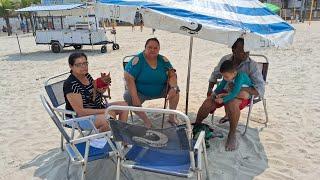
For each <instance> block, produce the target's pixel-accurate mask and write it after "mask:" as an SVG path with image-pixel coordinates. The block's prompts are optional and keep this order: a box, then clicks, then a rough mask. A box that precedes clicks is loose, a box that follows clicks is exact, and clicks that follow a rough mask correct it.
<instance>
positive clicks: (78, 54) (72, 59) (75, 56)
mask: <svg viewBox="0 0 320 180" xmlns="http://www.w3.org/2000/svg"><path fill="white" fill-rule="evenodd" d="M80 57H84V58H85V59H86V60H88V58H87V55H86V54H85V53H82V52H75V53H72V54H70V56H69V59H68V62H69V64H70V65H71V66H73V65H74V63H75V61H76V59H78V58H80Z"/></svg>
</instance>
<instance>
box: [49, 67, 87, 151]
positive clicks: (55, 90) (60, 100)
mask: <svg viewBox="0 0 320 180" xmlns="http://www.w3.org/2000/svg"><path fill="white" fill-rule="evenodd" d="M69 75H70V73H69V72H66V73H62V74H59V75H56V76H53V77H50V78H49V79H48V80H46V81H45V83H44V88H45V90H46V92H47V95H48V97H49V99H50V101H51V103H52V106H53V110H54V111H55V112H57V115H58V118H59V120H60V122H61V123H62V124H63V125H64V126H65V127H69V128H71V126H69V125H68V124H66V123H65V120H66V119H67V116H66V115H70V116H71V117H72V118H75V117H76V112H74V111H69V110H66V109H65V108H64V107H62V106H64V105H65V98H64V93H63V83H64V81H65V80H66V78H67V77H68V76H69ZM77 130H78V132H79V133H80V134H81V135H82V136H84V134H83V132H82V129H81V128H77ZM87 130H89V131H90V129H87ZM63 139H64V138H63V136H62V134H61V143H60V148H61V150H62V151H63V150H64V149H63Z"/></svg>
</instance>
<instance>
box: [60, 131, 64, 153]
mask: <svg viewBox="0 0 320 180" xmlns="http://www.w3.org/2000/svg"><path fill="white" fill-rule="evenodd" d="M60 143H61V144H60V149H61V151H64V149H63V136H62V134H61V141H60Z"/></svg>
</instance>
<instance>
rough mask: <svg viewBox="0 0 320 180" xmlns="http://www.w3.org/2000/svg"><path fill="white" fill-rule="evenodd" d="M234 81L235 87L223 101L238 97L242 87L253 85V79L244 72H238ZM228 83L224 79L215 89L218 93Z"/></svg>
mask: <svg viewBox="0 0 320 180" xmlns="http://www.w3.org/2000/svg"><path fill="white" fill-rule="evenodd" d="M233 83H234V86H233V89H232V90H231V92H229V95H227V96H225V97H224V98H223V103H227V102H229V101H230V100H232V99H234V98H236V97H237V96H238V94H239V93H240V91H241V88H242V87H253V84H252V81H251V79H250V78H249V76H248V75H247V74H246V73H244V72H238V74H237V75H236V77H235V78H234V80H233ZM226 85H227V81H226V80H224V79H223V80H222V81H221V83H220V84H219V85H218V86H217V88H216V89H215V90H214V92H215V93H216V94H218V93H220V92H221V91H222V90H223V89H224V88H225V86H226Z"/></svg>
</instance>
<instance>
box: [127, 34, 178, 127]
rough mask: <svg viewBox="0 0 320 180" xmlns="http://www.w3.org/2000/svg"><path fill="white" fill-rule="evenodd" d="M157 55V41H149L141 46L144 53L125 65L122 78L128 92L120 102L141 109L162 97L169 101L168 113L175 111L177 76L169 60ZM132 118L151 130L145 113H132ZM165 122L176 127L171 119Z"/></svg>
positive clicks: (172, 118)
mask: <svg viewBox="0 0 320 180" xmlns="http://www.w3.org/2000/svg"><path fill="white" fill-rule="evenodd" d="M159 51H160V43H159V41H158V39H156V38H150V39H148V40H147V42H146V44H145V50H144V51H143V52H141V53H139V54H138V55H137V56H135V57H134V58H133V59H131V60H130V62H129V63H128V64H127V65H126V67H125V73H124V78H125V80H126V84H127V87H128V90H126V91H125V93H124V99H125V101H126V102H127V103H128V104H129V106H141V105H142V103H143V102H144V101H146V100H151V99H157V98H162V97H163V98H167V99H168V100H169V108H170V109H176V108H177V105H178V102H179V87H178V85H177V74H176V73H175V70H174V69H173V67H172V65H171V63H170V62H169V60H168V59H167V58H166V57H165V56H162V55H160V54H159ZM167 83H168V85H169V86H168V88H169V89H167ZM136 114H137V115H138V116H139V117H140V118H141V119H142V120H143V121H144V123H145V126H146V127H148V128H150V127H151V121H150V120H149V119H148V117H147V116H146V114H145V113H143V112H136ZM169 122H170V123H174V124H178V122H177V120H176V119H175V117H174V116H173V115H171V116H169Z"/></svg>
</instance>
